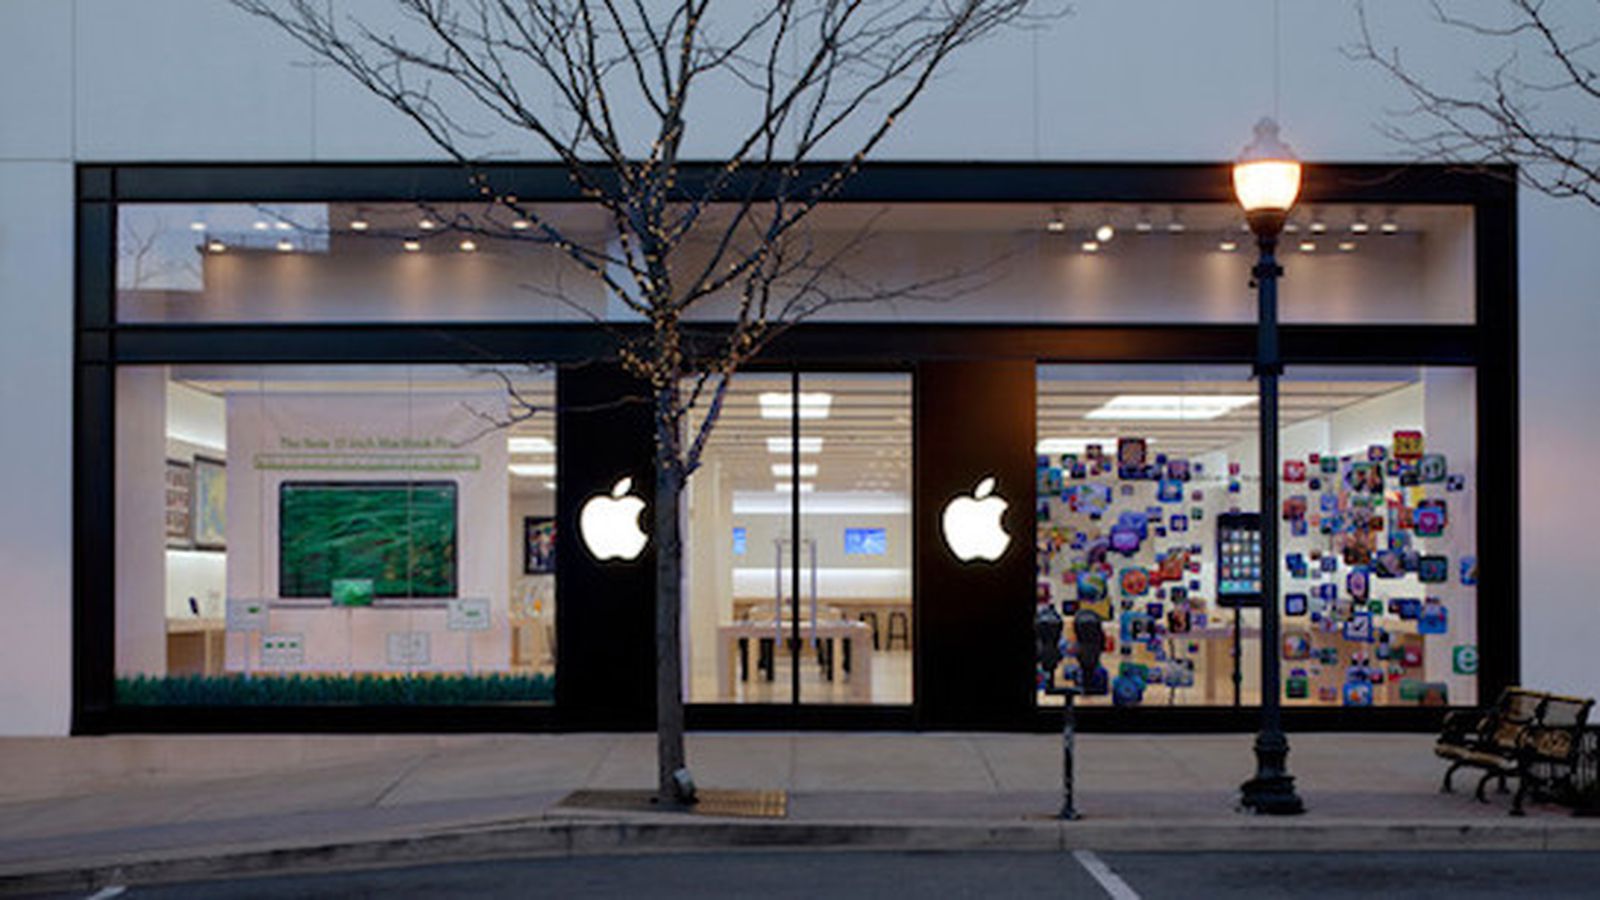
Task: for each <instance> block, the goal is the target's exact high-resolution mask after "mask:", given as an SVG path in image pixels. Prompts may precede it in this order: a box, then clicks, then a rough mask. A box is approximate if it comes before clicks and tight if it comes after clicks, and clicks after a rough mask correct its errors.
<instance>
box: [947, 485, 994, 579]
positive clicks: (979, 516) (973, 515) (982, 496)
mask: <svg viewBox="0 0 1600 900" xmlns="http://www.w3.org/2000/svg"><path fill="white" fill-rule="evenodd" d="M1008 505H1009V504H1008V503H1006V501H1005V500H1002V499H1001V498H999V497H997V496H995V495H994V476H993V475H991V476H989V477H988V478H985V479H983V480H982V481H980V482H978V487H977V489H976V490H974V491H973V492H972V493H971V495H963V496H958V497H955V498H954V499H952V500H951V501H950V502H949V503H948V504H946V505H945V508H944V519H943V523H942V524H943V525H944V542H945V544H946V545H948V546H949V547H950V552H951V553H954V554H955V555H956V558H957V559H959V560H961V561H962V562H971V561H972V560H975V559H981V560H983V561H985V562H994V561H995V560H997V559H999V558H1000V554H1002V553H1004V552H1006V547H1007V546H1009V545H1010V544H1011V535H1009V534H1006V530H1005V529H1004V528H1002V527H1000V516H1001V515H1003V514H1004V513H1005V511H1006V507H1007V506H1008Z"/></svg>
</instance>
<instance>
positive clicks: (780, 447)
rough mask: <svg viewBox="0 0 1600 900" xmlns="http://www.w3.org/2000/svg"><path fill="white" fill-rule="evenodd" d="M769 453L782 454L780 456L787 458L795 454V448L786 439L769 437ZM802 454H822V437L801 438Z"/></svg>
mask: <svg viewBox="0 0 1600 900" xmlns="http://www.w3.org/2000/svg"><path fill="white" fill-rule="evenodd" d="M767 452H768V453H780V454H783V455H785V456H787V455H789V454H790V453H792V452H794V447H793V445H791V444H790V443H789V439H788V438H786V437H769V438H767ZM800 452H801V453H821V452H822V438H820V437H802V438H800Z"/></svg>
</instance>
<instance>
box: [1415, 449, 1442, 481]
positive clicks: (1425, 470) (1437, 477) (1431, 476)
mask: <svg viewBox="0 0 1600 900" xmlns="http://www.w3.org/2000/svg"><path fill="white" fill-rule="evenodd" d="M1447 470H1448V466H1446V465H1445V458H1444V454H1442V453H1426V454H1423V456H1422V458H1421V459H1419V460H1417V478H1418V479H1420V480H1421V481H1422V482H1423V483H1424V484H1438V483H1439V482H1441V481H1443V480H1445V477H1446V475H1447Z"/></svg>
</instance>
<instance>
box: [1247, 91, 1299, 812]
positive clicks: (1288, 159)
mask: <svg viewBox="0 0 1600 900" xmlns="http://www.w3.org/2000/svg"><path fill="white" fill-rule="evenodd" d="M1233 191H1234V193H1235V194H1236V195H1237V196H1238V198H1239V205H1240V206H1242V207H1244V215H1245V220H1246V221H1248V222H1249V223H1250V230H1251V231H1252V232H1254V233H1255V236H1256V246H1257V247H1258V248H1259V249H1260V255H1259V257H1258V258H1257V259H1256V265H1255V268H1254V269H1251V270H1250V274H1251V275H1252V276H1253V277H1254V283H1255V287H1256V297H1257V306H1256V360H1255V376H1256V385H1257V388H1258V390H1259V391H1260V402H1259V403H1257V404H1256V410H1257V413H1258V416H1259V419H1258V423H1259V425H1258V427H1259V428H1260V434H1259V435H1258V438H1259V440H1260V442H1261V443H1260V448H1261V451H1260V456H1261V492H1260V499H1261V732H1260V733H1259V734H1257V735H1256V745H1255V751H1256V775H1255V777H1254V778H1252V779H1250V780H1249V781H1246V782H1245V783H1244V784H1243V785H1242V786H1241V788H1240V790H1241V792H1242V796H1241V798H1240V802H1241V803H1242V804H1243V805H1244V806H1245V807H1246V808H1248V809H1250V810H1252V811H1254V812H1257V813H1264V814H1267V815H1293V814H1296V813H1301V812H1304V811H1305V806H1304V805H1303V804H1302V803H1301V802H1300V796H1299V795H1298V794H1296V793H1295V791H1294V776H1292V775H1290V774H1289V764H1288V761H1289V739H1288V737H1287V736H1285V735H1284V733H1283V710H1282V701H1281V699H1280V693H1279V692H1280V687H1279V674H1280V673H1279V670H1278V654H1279V652H1280V648H1279V643H1280V642H1279V639H1278V603H1279V600H1278V570H1279V568H1280V567H1281V566H1282V562H1281V561H1280V560H1279V554H1278V376H1279V375H1281V374H1283V361H1282V359H1281V357H1280V355H1279V353H1278V276H1280V275H1282V274H1283V268H1282V267H1281V266H1279V265H1278V259H1277V256H1276V251H1277V249H1278V235H1279V234H1280V233H1281V232H1282V231H1283V226H1284V223H1285V222H1286V221H1287V220H1288V218H1289V210H1290V209H1292V208H1293V207H1294V201H1295V197H1296V196H1298V195H1299V193H1300V161H1299V160H1298V159H1296V158H1295V155H1294V152H1293V151H1291V150H1290V149H1289V147H1288V145H1286V144H1284V143H1283V141H1281V140H1279V139H1278V123H1277V122H1274V121H1273V120H1272V119H1262V120H1261V121H1260V122H1257V123H1256V133H1255V140H1253V141H1251V142H1250V144H1249V146H1247V147H1245V148H1244V152H1242V153H1240V154H1239V158H1238V160H1236V161H1235V162H1234V164H1233ZM1242 613H1243V610H1242V608H1241V609H1239V610H1236V611H1235V615H1241V614H1242Z"/></svg>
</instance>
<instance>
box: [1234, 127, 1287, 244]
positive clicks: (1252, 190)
mask: <svg viewBox="0 0 1600 900" xmlns="http://www.w3.org/2000/svg"><path fill="white" fill-rule="evenodd" d="M1233 192H1234V195H1235V196H1237V197H1238V198H1239V205H1240V206H1242V207H1244V214H1245V219H1246V220H1248V221H1249V222H1250V229H1251V230H1252V231H1254V232H1255V233H1256V234H1258V235H1259V234H1264V233H1265V234H1272V235H1275V234H1277V233H1278V232H1279V231H1281V230H1282V229H1283V223H1284V222H1285V221H1286V220H1287V219H1288V218H1289V210H1291V209H1293V208H1294V201H1295V198H1296V197H1298V196H1299V195H1300V160H1299V159H1298V158H1297V157H1296V156H1295V155H1294V151H1293V150H1290V149H1289V145H1288V144H1285V143H1284V142H1283V141H1282V140H1281V139H1279V137H1278V123H1277V122H1274V121H1273V120H1272V119H1270V118H1266V119H1262V120H1261V121H1259V122H1257V123H1256V135H1255V139H1254V140H1252V141H1251V142H1250V144H1249V145H1248V146H1246V147H1245V148H1244V150H1243V152H1241V153H1240V154H1239V158H1238V159H1237V160H1235V161H1234V163H1233Z"/></svg>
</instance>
